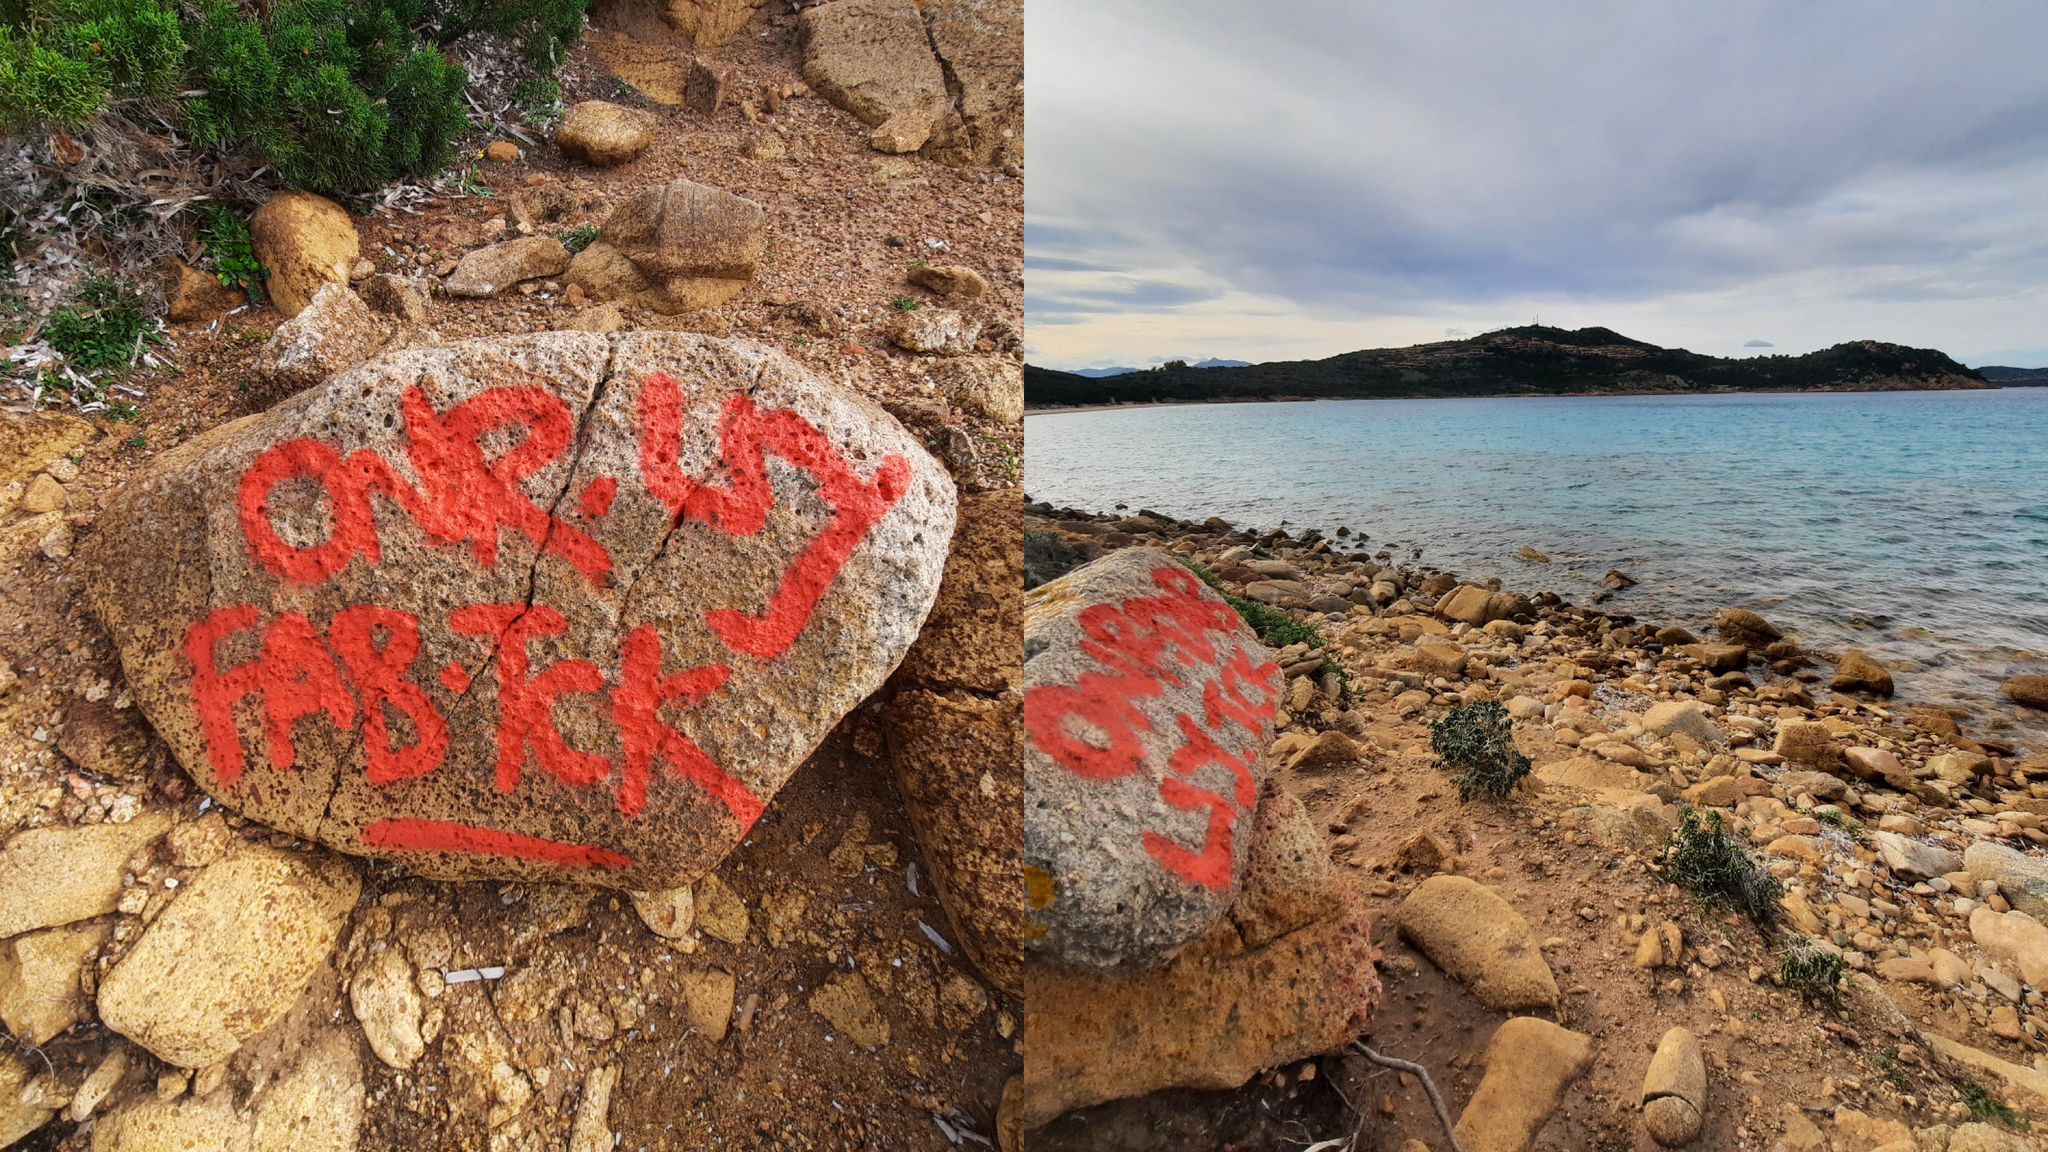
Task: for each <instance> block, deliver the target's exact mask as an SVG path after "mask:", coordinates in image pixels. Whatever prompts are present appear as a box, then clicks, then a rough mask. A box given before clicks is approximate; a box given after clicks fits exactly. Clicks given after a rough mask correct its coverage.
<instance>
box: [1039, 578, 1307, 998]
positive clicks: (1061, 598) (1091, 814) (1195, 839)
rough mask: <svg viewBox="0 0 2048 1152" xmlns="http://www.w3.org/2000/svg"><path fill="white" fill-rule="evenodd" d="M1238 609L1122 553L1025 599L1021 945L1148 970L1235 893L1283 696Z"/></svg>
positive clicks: (1049, 956)
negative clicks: (1023, 938) (1023, 917)
mask: <svg viewBox="0 0 2048 1152" xmlns="http://www.w3.org/2000/svg"><path fill="white" fill-rule="evenodd" d="M1281 688H1282V685H1281V677H1280V669H1279V666H1278V665H1276V664H1274V663H1273V661H1272V660H1271V659H1270V657H1269V654H1268V653H1267V651H1266V649H1265V648H1264V646H1262V645H1261V644H1260V643H1259V641H1258V638H1257V637H1256V636H1255V635H1253V634H1252V631H1251V629H1250V628H1248V627H1246V626H1245V624H1244V622H1243V621H1242V620H1241V619H1239V618H1238V615H1237V613H1236V611H1235V610H1233V609H1232V608H1231V607H1230V605H1229V604H1227V603H1225V602H1224V600H1223V598H1222V597H1221V596H1218V595H1217V594H1216V593H1215V592H1213V591H1211V590H1210V589H1209V588H1208V587H1206V586H1205V585H1203V583H1202V582H1201V581H1200V580H1199V579H1197V578H1196V576H1195V574H1194V573H1193V572H1191V571H1189V570H1188V569H1187V568H1186V567H1185V566H1183V565H1181V564H1180V563H1179V562H1177V561H1176V560H1175V559H1174V558H1173V557H1172V556H1170V555H1168V554H1167V553H1164V552H1160V551H1156V550H1153V549H1143V548H1133V549H1126V550H1124V551H1120V552H1114V553H1111V554H1110V555H1108V556H1105V557H1103V558H1102V559H1100V560H1097V561H1095V562H1094V563H1092V564H1088V565H1086V566H1085V567H1082V568H1077V569H1075V570H1074V571H1073V572H1070V573H1068V574H1067V575H1066V576H1063V577H1061V578H1060V579H1058V580H1055V581H1052V582H1051V583H1049V584H1045V585H1042V586H1041V587H1038V588H1036V589H1033V590H1032V591H1030V592H1029V593H1026V597H1025V619H1024V729H1025V741H1024V745H1025V747H1024V795H1025V806H1024V879H1025V900H1026V916H1027V923H1026V927H1025V935H1026V944H1025V946H1026V948H1027V949H1028V950H1030V951H1032V952H1034V953H1036V954H1037V955H1038V956H1039V957H1040V958H1042V959H1044V960H1046V961H1050V962H1053V963H1056V964H1060V965H1063V966H1066V967H1071V968H1081V969H1088V970H1094V971H1104V970H1109V969H1113V968H1118V967H1133V968H1150V967H1154V966H1157V965H1158V964H1160V963H1162V962H1164V961H1165V960H1166V959H1167V958H1168V957H1170V956H1172V955H1173V953H1174V951H1175V950H1176V949H1178V948H1180V947H1181V946H1182V945H1184V944H1186V943H1187V942H1188V941H1190V940H1192V939H1194V938H1195V937H1197V936H1199V935H1201V934H1202V932H1203V931H1205V930H1206V929H1207V928H1208V927H1209V926H1210V925H1211V924H1213V923H1215V921H1216V919H1217V917H1219V916H1221V915H1222V913H1223V911H1224V908H1225V907H1226V906H1227V905H1228V904H1229V903H1230V900H1231V897H1232V896H1233V894H1234V893H1235V892H1236V891H1237V888H1238V882H1239V880H1240V879H1241V878H1242V877H1243V875H1244V867H1245V860H1246V855H1247V851H1248V849H1249V843H1250V836H1249V824H1250V821H1249V820H1247V819H1246V817H1248V816H1249V815H1250V814H1251V813H1252V812H1253V811H1254V810H1255V809H1256V808H1257V805H1258V796H1259V787H1260V785H1261V784H1262V783H1263V781H1264V779H1265V776H1266V771H1267V764H1266V758H1265V749H1266V746H1267V745H1268V744H1270V743H1271V742H1272V735H1273V718H1274V714H1275V712H1276V711H1277V710H1278V706H1279V695H1280V692H1281Z"/></svg>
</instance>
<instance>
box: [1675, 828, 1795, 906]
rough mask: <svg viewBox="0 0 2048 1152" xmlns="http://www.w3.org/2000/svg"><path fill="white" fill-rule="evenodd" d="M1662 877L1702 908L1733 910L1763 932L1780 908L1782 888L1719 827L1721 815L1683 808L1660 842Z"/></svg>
mask: <svg viewBox="0 0 2048 1152" xmlns="http://www.w3.org/2000/svg"><path fill="white" fill-rule="evenodd" d="M1664 875H1665V876H1666V877H1667V878H1669V879H1670V880H1671V882H1672V883H1674V884H1677V885H1678V886H1679V887H1681V888H1683V889H1685V890H1686V891H1688V892H1690V893H1692V894H1693V897H1694V898H1695V899H1697V900H1698V901H1699V902H1700V903H1701V904H1702V905H1705V906H1707V907H1726V908H1733V909H1735V910H1736V911H1738V912H1741V913H1743V914H1744V915H1746V916H1748V917H1749V918H1750V920H1751V921H1752V922H1754V923H1755V924H1756V926H1757V927H1758V928H1759V929H1760V930H1762V931H1763V932H1765V933H1766V934H1768V933H1770V932H1772V931H1775V930H1776V928H1777V925H1778V921H1779V919H1780V918H1781V917H1782V916H1783V915H1784V909H1783V907H1782V906H1781V905H1780V904H1779V901H1780V900H1781V899H1782V898H1783V896H1784V888H1783V886H1782V885H1780V884H1779V883H1778V880H1777V878H1776V877H1774V876H1772V875H1771V874H1770V873H1769V872H1767V871H1765V870H1764V868H1763V866H1762V865H1760V864H1758V863H1757V861H1756V858H1755V857H1754V856H1751V855H1750V854H1749V852H1748V850H1747V849H1745V848H1743V847H1742V845H1740V844H1738V843H1736V842H1735V841H1734V840H1733V839H1731V838H1730V837H1729V835H1728V832H1727V830H1726V829H1725V828H1724V827H1723V826H1722V823H1721V814H1720V813H1719V812H1709V813H1707V815H1706V817H1705V818H1704V819H1702V818H1701V817H1700V814H1699V810H1698V809H1695V808H1690V807H1688V808H1687V809H1685V811H1684V813H1683V814H1682V815H1681V816H1680V817H1679V821H1678V830H1677V831H1675V832H1673V833H1672V834H1671V839H1670V840H1668V841H1666V842H1665V845H1664Z"/></svg>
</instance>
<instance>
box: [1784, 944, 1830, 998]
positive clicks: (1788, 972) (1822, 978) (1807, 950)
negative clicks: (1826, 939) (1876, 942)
mask: <svg viewBox="0 0 2048 1152" xmlns="http://www.w3.org/2000/svg"><path fill="white" fill-rule="evenodd" d="M1843 975H1844V970H1843V968H1842V954H1841V953H1839V952H1835V951H1833V950H1831V949H1827V948H1822V947H1820V946H1819V945H1817V944H1815V943H1814V942H1813V941H1811V940H1808V939H1807V938H1806V937H1804V936H1801V937H1798V938H1796V939H1794V940H1793V941H1792V945H1791V947H1789V948H1787V949H1786V950H1785V956H1784V958H1783V959H1781V960H1779V961H1778V983H1780V984H1782V985H1784V986H1785V987H1787V988H1790V989H1791V990H1793V991H1794V992H1797V993H1799V995H1800V996H1802V997H1804V998H1805V999H1806V1000H1807V1001H1809V1002H1810V1003H1814V1004H1819V1005H1821V1006H1823V1007H1826V1008H1829V1009H1839V1008H1840V1007H1841V1006H1842V977H1843Z"/></svg>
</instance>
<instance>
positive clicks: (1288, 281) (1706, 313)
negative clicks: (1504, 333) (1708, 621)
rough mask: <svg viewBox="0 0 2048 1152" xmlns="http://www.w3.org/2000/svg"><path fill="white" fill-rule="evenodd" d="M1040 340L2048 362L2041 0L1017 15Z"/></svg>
mask: <svg viewBox="0 0 2048 1152" xmlns="http://www.w3.org/2000/svg"><path fill="white" fill-rule="evenodd" d="M1029 8H1030V11H1029V18H1028V19H1027V21H1026V34H1027V46H1026V47H1027V56H1026V61H1027V65H1026V67H1027V72H1026V82H1025V93H1026V100H1027V113H1028V118H1029V119H1028V123H1029V126H1030V129H1029V130H1030V143H1029V148H1030V162H1029V170H1028V174H1027V177H1026V180H1025V195H1026V215H1027V220H1026V245H1027V258H1026V272H1027V286H1028V292H1027V297H1028V299H1027V310H1028V326H1029V330H1028V334H1027V344H1028V347H1029V349H1030V359H1031V360H1032V362H1033V363H1037V364H1044V365H1048V366H1051V367H1059V368H1076V367H1088V366H1097V365H1108V364H1138V365H1142V364H1146V363H1152V362H1157V361H1159V360H1162V359H1166V358H1169V357H1186V358H1189V359H1197V358H1201V357H1207V356H1217V357H1226V358H1234V359H1241V360H1254V361H1259V360H1274V359H1290V358H1298V357H1310V356H1326V355H1330V354H1333V353H1337V352H1342V351H1348V350H1351V349H1354V348H1362V347H1381V346H1388V345H1400V344H1413V343H1418V342H1422V341H1429V340H1442V339H1445V338H1447V337H1453V336H1462V335H1470V334H1476V333H1478V332H1482V331H1485V330H1487V329H1490V328H1498V327H1502V326H1505V325H1510V324H1524V323H1528V322H1530V321H1532V320H1537V319H1540V320H1541V321H1542V322H1543V323H1545V324H1557V325H1564V326H1568V327H1579V326H1585V325H1593V324H1604V325H1607V326H1609V327H1612V328H1616V329H1618V330H1620V331H1622V332H1624V333H1626V334H1628V335H1631V336H1635V337H1638V338H1640V339H1645V340H1651V341H1655V342H1657V343H1659V344H1665V345H1677V346H1683V347H1687V348H1691V349H1694V350H1696V351H1700V352H1710V353H1714V354H1718V355H1755V354H1758V353H1762V352H1771V351H1775V352H1805V351H1809V350H1811V349H1814V348H1820V347H1825V346H1827V345H1829V344H1833V343H1836V342H1839V341H1843V340H1852V339H1866V338H1867V339H1879V340H1892V341H1897V342H1900V343H1905V344H1915V345H1925V346H1931V347H1937V348H1941V349H1942V350H1944V351H1946V352H1948V353H1950V354H1951V355H1954V356H1955V357H1957V358H1958V359H1960V360H1962V361H1963V362H1964V363H1966V364H1971V365H1983V364H2018V365H2024V366H2037V365H2048V67H2044V66H2043V62H2042V54H2041V53H2042V45H2043V44H2048V5H2042V4H2038V3H2032V2H2023V0H1984V2H1982V3H1969V4H1929V3H1924V2H1914V3H1888V2H1874V0H1857V2H1853V3H1833V2H1812V0H1809V2H1802V3H1798V4H1782V3H1772V4H1762V3H1756V4H1752V3H1739V2H1738V3H1727V2H1715V3H1705V2H1700V3H1686V4H1641V3H1612V4H1592V3H1577V2H1568V0H1551V2H1548V3H1540V4H1529V3H1515V2H1510V0H1494V2H1490V3H1484V4H1474V3H1457V2H1446V0H1430V2H1423V0H1413V2H1404V3H1391V2H1375V3H1361V2H1356V0H1351V2H1346V0H1270V2H1267V3H1248V2H1245V0H1115V2H1114V3H1107V2H1104V0H1030V5H1029Z"/></svg>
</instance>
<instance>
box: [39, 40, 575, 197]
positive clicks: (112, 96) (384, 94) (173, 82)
mask: <svg viewBox="0 0 2048 1152" xmlns="http://www.w3.org/2000/svg"><path fill="white" fill-rule="evenodd" d="M584 4H585V0H277V2H276V3H274V4H263V5H255V4H251V5H249V6H247V7H245V6H244V5H243V4H242V3H238V2H237V0H187V3H186V6H185V7H184V8H183V9H182V10H181V8H180V6H179V4H178V3H177V2H176V0H0V128H6V129H9V130H13V131H28V130H32V129H38V128H42V127H46V126H52V125H55V126H63V127H78V126H81V125H84V124H86V123H87V122H89V121H91V120H92V118H93V117H95V116H96V115H98V114H99V113H100V112H102V111H103V110H105V109H106V108H107V107H108V105H109V104H110V103H112V102H114V101H142V102H145V103H147V104H149V105H151V106H152V110H153V111H160V112H161V113H163V114H164V115H165V116H166V117H168V118H170V119H172V120H173V122H176V123H179V124H180V126H181V127H182V128H183V129H184V132H185V135H186V136H187V138H188V139H190V140H191V142H192V143H193V144H195V145H197V146H198V147H201V148H210V149H222V150H246V151H248V152H249V153H250V154H252V155H253V156H255V157H256V158H258V159H260V160H261V161H263V162H264V163H266V164H270V165H272V166H274V167H275V168H276V169H277V170H278V173H279V174H280V175H281V176H282V177H283V178H284V179H285V180H286V181H287V182H289V183H291V184H294V185H297V186H300V187H304V188H309V189H312V190H314V191H318V192H329V193H333V192H360V191H366V190H368V189H371V188H375V187H377V186H379V185H381V184H384V183H386V182H388V181H390V180H392V179H395V178H399V177H407V176H424V175H431V174H432V173H434V172H436V171H438V170H440V169H441V168H442V167H444V166H446V165H447V163H448V161H449V158H450V155H451V150H452V146H453V141H454V140H455V139H456V137H458V136H460V135H461V134H462V133H463V132H464V131H466V130H467V128H468V116H467V113H466V112H465V111H464V106H465V105H464V100H463V90H464V88H465V86H466V85H467V83H468V77H467V76H466V75H465V74H464V72H463V70H462V69H461V68H460V67H459V66H458V65H456V64H454V63H452V62H450V61H449V60H448V59H447V58H446V57H445V56H443V55H442V53H441V51H440V47H439V46H440V45H443V44H447V43H450V42H452V41H454V40H456V39H458V38H460V37H461V36H463V35H465V34H467V33H469V32H473V31H482V32H489V33H492V34H495V35H499V36H505V37H509V38H511V39H513V40H514V41H516V42H517V43H518V44H519V45H520V47H521V49H522V51H523V52H524V54H525V56H526V58H527V60H528V61H529V62H530V63H531V64H532V65H533V66H534V67H536V68H539V69H545V70H546V71H547V72H549V73H552V71H553V70H554V68H555V67H556V66H558V65H559V63H560V61H561V59H562V55H563V52H564V51H565V50H566V49H567V47H568V46H569V45H571V44H573V43H574V42H575V40H576V37H577V35H578V34H579V33H580V31H581V29H582V23H583V9H584ZM535 82H536V83H538V84H539V85H542V86H544V88H535V89H533V90H534V91H542V90H552V91H553V92H554V93H555V94H556V96H557V97H558V96H559V89H557V88H554V86H553V82H552V80H550V79H547V78H545V77H536V78H535ZM522 87H523V86H522Z"/></svg>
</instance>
